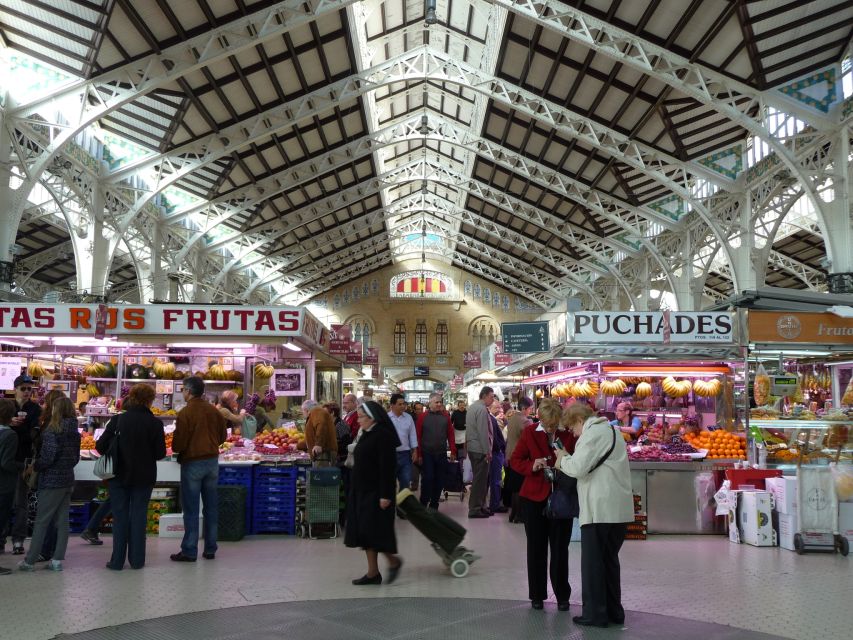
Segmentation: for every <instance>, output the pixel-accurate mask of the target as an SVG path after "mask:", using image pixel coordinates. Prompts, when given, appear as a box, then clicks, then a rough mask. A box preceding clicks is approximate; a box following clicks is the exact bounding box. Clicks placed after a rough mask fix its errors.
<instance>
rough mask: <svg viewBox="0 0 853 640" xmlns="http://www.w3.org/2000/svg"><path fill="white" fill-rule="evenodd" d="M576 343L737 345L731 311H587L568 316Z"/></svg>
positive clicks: (570, 331)
mask: <svg viewBox="0 0 853 640" xmlns="http://www.w3.org/2000/svg"><path fill="white" fill-rule="evenodd" d="M568 317H569V326H568V329H569V335H570V336H572V340H573V341H574V342H580V343H584V342H652V343H660V344H670V343H687V342H733V340H734V323H733V321H732V315H731V314H730V313H728V312H716V311H708V312H702V311H584V312H577V313H570V314H568Z"/></svg>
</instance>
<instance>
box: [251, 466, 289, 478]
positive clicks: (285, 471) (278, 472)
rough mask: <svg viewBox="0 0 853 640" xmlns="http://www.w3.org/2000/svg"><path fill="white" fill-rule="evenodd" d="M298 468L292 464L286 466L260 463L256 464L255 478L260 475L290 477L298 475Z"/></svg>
mask: <svg viewBox="0 0 853 640" xmlns="http://www.w3.org/2000/svg"><path fill="white" fill-rule="evenodd" d="M296 469H297V467H294V466H292V465H289V466H285V467H274V466H270V465H264V464H258V465H255V473H254V475H255V478H257V477H259V476H286V477H289V478H295V477H296Z"/></svg>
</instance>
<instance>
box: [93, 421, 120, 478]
mask: <svg viewBox="0 0 853 640" xmlns="http://www.w3.org/2000/svg"><path fill="white" fill-rule="evenodd" d="M120 423H121V418H116V433H115V436H114V437H113V439H112V442H110V448H109V449H107V452H106V453H105V454H104V455H102V456H101V457H100V458H98V460H97V461H96V462H95V468H94V469H93V470H92V473H94V474H95V475H96V476H97V477H99V478H100V479H101V480H111V479H112V478H115V477H116V459H117V458H118V438H119V435H120V434H121V432H120V431H119V428H118V427H119V424H120ZM102 437H103V436H102Z"/></svg>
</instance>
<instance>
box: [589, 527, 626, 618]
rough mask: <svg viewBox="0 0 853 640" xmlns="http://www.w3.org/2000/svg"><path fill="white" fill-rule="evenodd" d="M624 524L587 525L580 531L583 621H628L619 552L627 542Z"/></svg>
mask: <svg viewBox="0 0 853 640" xmlns="http://www.w3.org/2000/svg"><path fill="white" fill-rule="evenodd" d="M626 530H627V526H626V525H624V524H586V525H584V526H582V527H581V583H582V585H583V617H584V618H587V619H588V620H592V621H594V622H598V623H600V622H618V623H621V622H622V621H624V620H625V610H624V609H623V608H622V586H621V578H620V575H619V573H620V569H619V550H620V549H621V548H622V543H623V542H624V541H625V531H626Z"/></svg>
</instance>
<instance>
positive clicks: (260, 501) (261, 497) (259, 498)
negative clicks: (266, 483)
mask: <svg viewBox="0 0 853 640" xmlns="http://www.w3.org/2000/svg"><path fill="white" fill-rule="evenodd" d="M253 498H254V499H253V500H252V504H254V505H255V506H256V507H260V506H263V505H264V504H267V503H272V504H281V503H286V504H296V494H295V493H293V492H292V491H286V492H275V491H260V492H258V493H256V494H255V495H254V496H253Z"/></svg>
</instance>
